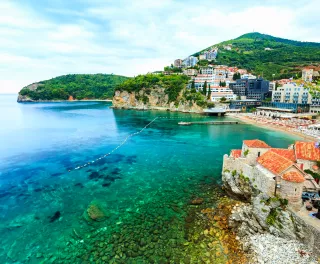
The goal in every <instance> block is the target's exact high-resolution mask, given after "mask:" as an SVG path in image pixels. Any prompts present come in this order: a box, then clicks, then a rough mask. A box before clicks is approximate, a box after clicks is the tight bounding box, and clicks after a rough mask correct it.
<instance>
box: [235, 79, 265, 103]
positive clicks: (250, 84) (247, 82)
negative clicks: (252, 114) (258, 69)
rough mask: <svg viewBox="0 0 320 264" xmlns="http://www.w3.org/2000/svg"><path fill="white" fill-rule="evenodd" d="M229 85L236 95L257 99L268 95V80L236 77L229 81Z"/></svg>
mask: <svg viewBox="0 0 320 264" xmlns="http://www.w3.org/2000/svg"><path fill="white" fill-rule="evenodd" d="M229 87H230V89H231V90H233V92H234V93H235V94H236V95H237V96H246V98H247V99H255V100H258V101H261V100H264V99H266V98H267V97H268V96H269V95H270V92H269V81H266V80H263V79H262V78H259V79H238V80H236V82H230V83H229Z"/></svg>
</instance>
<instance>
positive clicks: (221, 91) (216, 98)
mask: <svg viewBox="0 0 320 264" xmlns="http://www.w3.org/2000/svg"><path fill="white" fill-rule="evenodd" d="M210 91H211V101H212V102H220V101H221V99H222V98H225V99H226V100H227V101H231V100H235V99H236V98H237V96H236V95H235V94H234V93H233V91H232V90H231V89H229V88H227V87H216V86H214V87H210Z"/></svg>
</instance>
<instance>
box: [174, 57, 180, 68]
mask: <svg viewBox="0 0 320 264" xmlns="http://www.w3.org/2000/svg"><path fill="white" fill-rule="evenodd" d="M173 66H174V67H181V66H182V60H181V59H176V60H175V61H174V63H173Z"/></svg>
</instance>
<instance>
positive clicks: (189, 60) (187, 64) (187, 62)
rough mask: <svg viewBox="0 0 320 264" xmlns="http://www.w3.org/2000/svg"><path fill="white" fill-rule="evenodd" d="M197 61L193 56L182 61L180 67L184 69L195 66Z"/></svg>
mask: <svg viewBox="0 0 320 264" xmlns="http://www.w3.org/2000/svg"><path fill="white" fill-rule="evenodd" d="M197 62H198V59H197V58H196V57H194V56H190V57H188V58H186V59H184V60H183V62H182V65H183V66H185V67H193V66H195V65H196V64H197Z"/></svg>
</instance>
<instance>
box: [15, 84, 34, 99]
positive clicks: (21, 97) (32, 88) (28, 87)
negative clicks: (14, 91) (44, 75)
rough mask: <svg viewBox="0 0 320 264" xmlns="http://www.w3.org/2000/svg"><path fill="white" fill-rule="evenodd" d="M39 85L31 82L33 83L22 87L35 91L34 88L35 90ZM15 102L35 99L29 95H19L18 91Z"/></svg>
mask: <svg viewBox="0 0 320 264" xmlns="http://www.w3.org/2000/svg"><path fill="white" fill-rule="evenodd" d="M39 85H40V84H39V83H33V84H30V85H28V86H26V87H25V88H24V89H26V90H30V91H35V90H37V88H38V86H39ZM17 102H35V101H34V100H32V99H31V98H30V97H29V96H27V95H21V94H20V93H19V94H18V99H17Z"/></svg>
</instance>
